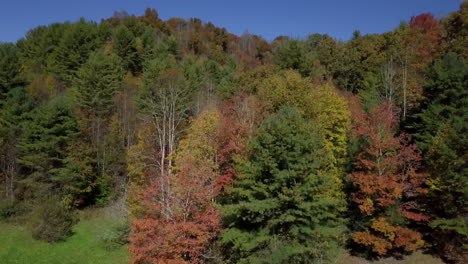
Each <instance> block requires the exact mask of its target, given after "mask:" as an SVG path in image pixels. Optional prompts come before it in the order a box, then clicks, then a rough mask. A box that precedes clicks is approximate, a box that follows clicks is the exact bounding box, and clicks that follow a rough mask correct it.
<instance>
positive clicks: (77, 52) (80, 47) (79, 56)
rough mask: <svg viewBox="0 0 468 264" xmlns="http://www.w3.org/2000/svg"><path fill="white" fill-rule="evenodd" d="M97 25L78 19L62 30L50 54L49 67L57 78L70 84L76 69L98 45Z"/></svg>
mask: <svg viewBox="0 0 468 264" xmlns="http://www.w3.org/2000/svg"><path fill="white" fill-rule="evenodd" d="M97 34H98V31H97V25H96V23H95V22H86V20H85V19H83V18H82V19H80V20H79V21H78V22H76V23H75V24H73V25H71V26H70V28H69V29H68V30H66V31H65V32H64V35H63V37H62V39H61V40H60V44H59V45H58V47H57V48H56V49H55V50H54V52H53V53H52V54H51V59H50V60H49V68H50V69H51V70H52V71H53V72H54V73H55V74H56V75H57V77H58V79H59V80H61V81H64V82H65V83H66V84H70V83H71V82H72V81H73V79H74V77H75V76H76V71H77V70H78V69H79V68H80V66H81V65H82V64H83V63H85V62H86V61H87V60H88V56H89V54H90V53H91V52H92V51H94V50H95V49H97V48H98V47H99V46H100V44H101V43H100V40H99V38H98V35H97Z"/></svg>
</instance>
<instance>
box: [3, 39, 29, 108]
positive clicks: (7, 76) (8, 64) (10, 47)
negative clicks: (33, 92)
mask: <svg viewBox="0 0 468 264" xmlns="http://www.w3.org/2000/svg"><path fill="white" fill-rule="evenodd" d="M18 53H19V52H18V48H17V47H16V45H14V44H12V43H3V44H0V100H2V99H4V98H5V96H6V93H7V92H8V90H9V89H11V88H14V87H15V86H18V85H22V84H24V79H23V77H22V76H21V72H20V71H21V64H20V62H19V54H18ZM1 104H2V102H1V101H0V107H1Z"/></svg>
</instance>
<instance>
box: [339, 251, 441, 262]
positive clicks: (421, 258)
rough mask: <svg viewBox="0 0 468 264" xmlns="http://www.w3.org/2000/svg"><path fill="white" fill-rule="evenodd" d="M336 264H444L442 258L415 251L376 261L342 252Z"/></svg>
mask: <svg viewBox="0 0 468 264" xmlns="http://www.w3.org/2000/svg"><path fill="white" fill-rule="evenodd" d="M336 263H337V264H444V262H442V260H440V259H438V258H435V257H433V256H431V255H426V254H423V253H422V252H420V251H417V252H415V253H413V254H411V255H409V256H406V257H405V258H403V259H401V260H397V259H394V258H385V259H380V260H377V261H368V260H365V259H363V258H359V257H353V256H351V255H349V254H347V253H346V254H342V255H341V256H340V257H339V259H338V260H337V261H336Z"/></svg>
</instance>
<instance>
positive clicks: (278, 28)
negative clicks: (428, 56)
mask: <svg viewBox="0 0 468 264" xmlns="http://www.w3.org/2000/svg"><path fill="white" fill-rule="evenodd" d="M1 2H2V3H1V7H0V42H9V41H11V42H14V41H16V40H18V39H19V38H22V37H23V36H24V35H25V33H26V32H27V31H28V30H29V29H32V28H34V27H36V26H39V25H47V24H50V23H54V22H65V21H67V20H69V21H76V20H78V19H79V18H80V17H85V18H86V19H89V20H95V21H100V20H101V18H108V17H110V16H112V14H113V13H114V11H120V10H126V11H127V12H128V13H129V14H136V15H142V14H143V12H144V10H145V8H147V7H151V8H155V9H157V10H158V12H159V15H160V17H161V18H162V19H164V20H166V19H168V18H170V17H182V18H186V19H188V18H191V17H197V18H200V19H202V20H203V21H204V22H208V21H211V22H213V23H214V24H215V25H216V26H219V27H225V28H226V29H227V30H228V31H229V32H231V33H234V34H237V35H241V34H242V33H244V32H245V31H248V32H250V33H252V34H258V35H261V36H263V37H265V38H266V39H267V40H272V39H274V38H275V37H276V36H279V35H287V36H292V37H304V36H306V35H308V34H311V33H328V34H329V35H331V36H332V37H335V38H339V39H342V40H348V39H349V38H350V37H351V35H352V32H353V31H354V30H355V29H359V30H360V31H361V33H362V34H367V33H383V32H386V31H389V30H392V29H394V28H395V27H397V25H398V24H399V22H400V21H402V20H406V21H408V20H409V19H410V17H411V16H414V15H418V14H421V13H425V12H431V13H433V14H434V15H436V17H443V16H446V15H447V14H449V13H450V12H453V11H455V10H458V9H459V6H460V3H461V2H463V0H320V1H319V0H283V1H279V0H229V1H228V0H165V1H163V0H73V1H70V0H2V1H1Z"/></svg>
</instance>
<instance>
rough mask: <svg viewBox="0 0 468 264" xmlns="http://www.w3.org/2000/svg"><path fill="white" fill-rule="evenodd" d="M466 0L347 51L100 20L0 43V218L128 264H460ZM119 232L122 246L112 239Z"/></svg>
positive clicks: (329, 44) (196, 25)
mask: <svg viewBox="0 0 468 264" xmlns="http://www.w3.org/2000/svg"><path fill="white" fill-rule="evenodd" d="M467 59H468V2H466V1H465V2H464V3H462V4H461V7H460V10H459V11H456V12H453V13H451V14H450V15H448V16H447V17H444V18H441V19H436V18H435V17H434V16H433V15H432V14H421V15H418V16H414V17H412V18H410V19H409V21H408V22H401V24H400V25H399V26H398V27H397V28H396V29H394V30H393V31H390V32H386V33H384V34H380V35H377V34H369V35H361V34H360V32H359V31H358V30H356V31H355V32H353V37H352V39H351V40H349V41H347V42H343V41H338V40H335V39H333V38H331V37H330V36H328V35H327V34H311V35H309V36H307V37H305V38H303V39H293V38H289V37H287V36H279V37H277V38H276V39H275V40H274V41H272V42H268V41H266V40H265V39H263V38H262V37H260V36H257V35H251V34H249V33H245V34H243V35H242V36H236V35H233V34H230V33H228V32H227V31H226V30H225V29H224V28H219V27H216V26H215V25H213V24H212V23H203V22H202V21H201V20H199V19H196V18H193V19H189V20H185V19H181V18H171V19H169V20H167V21H163V20H161V19H160V18H159V17H158V13H157V11H156V10H154V9H147V10H146V11H145V13H144V15H142V16H135V15H129V14H127V13H126V12H124V11H122V12H116V13H115V14H114V16H113V17H111V18H109V19H103V20H102V21H101V22H100V23H96V22H91V21H86V20H85V19H80V20H79V21H77V22H66V23H56V24H51V25H47V26H39V27H36V28H34V29H31V30H30V31H29V32H28V33H27V34H26V36H25V37H24V38H23V39H21V40H19V41H18V42H17V43H3V44H0V146H1V148H0V149H1V151H0V176H1V178H0V185H1V187H2V189H1V191H0V195H1V198H0V201H1V202H0V220H1V219H8V218H13V217H23V218H22V219H28V220H27V221H26V220H25V224H28V225H29V226H31V232H32V235H33V236H34V237H35V238H37V239H40V240H45V241H49V242H55V241H59V240H64V239H66V238H67V237H68V236H70V235H71V234H72V233H71V228H72V226H73V225H74V224H75V223H76V221H78V220H77V216H76V212H77V211H78V210H81V209H85V208H90V207H102V206H106V205H109V204H111V203H116V202H118V201H120V202H122V201H125V202H124V204H125V208H127V210H128V214H126V215H125V216H123V217H125V218H126V219H128V220H127V221H126V223H127V224H126V225H125V226H123V227H122V228H121V230H120V231H121V232H122V233H121V235H122V237H121V238H120V239H121V241H124V242H123V243H126V242H128V243H129V250H130V253H131V256H132V258H131V262H132V263H139V264H143V263H332V262H333V260H334V259H336V257H337V256H338V255H339V254H341V253H342V252H343V251H348V252H351V253H352V254H356V255H359V256H363V257H366V258H377V257H387V256H401V255H404V254H409V253H411V252H413V251H416V250H418V249H424V250H427V251H428V252H431V253H433V254H436V255H438V256H440V257H441V258H442V259H443V260H444V261H446V262H447V263H467V262H468V249H467V247H468V244H467V242H468V226H467V217H468V178H467V166H466V161H467V160H468V155H467V146H468V139H467V135H468V120H467V119H468V113H467V106H468V97H467V91H468V90H467V88H468V62H467ZM127 239H128V241H127Z"/></svg>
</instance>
